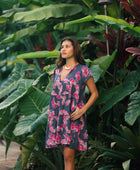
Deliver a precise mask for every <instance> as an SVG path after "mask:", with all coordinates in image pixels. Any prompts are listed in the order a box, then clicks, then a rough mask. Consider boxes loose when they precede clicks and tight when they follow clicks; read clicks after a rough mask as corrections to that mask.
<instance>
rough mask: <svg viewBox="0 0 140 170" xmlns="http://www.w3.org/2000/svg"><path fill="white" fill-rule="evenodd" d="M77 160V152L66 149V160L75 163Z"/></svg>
mask: <svg viewBox="0 0 140 170" xmlns="http://www.w3.org/2000/svg"><path fill="white" fill-rule="evenodd" d="M74 158H75V150H74V149H71V148H66V147H65V148H64V160H65V161H73V160H74Z"/></svg>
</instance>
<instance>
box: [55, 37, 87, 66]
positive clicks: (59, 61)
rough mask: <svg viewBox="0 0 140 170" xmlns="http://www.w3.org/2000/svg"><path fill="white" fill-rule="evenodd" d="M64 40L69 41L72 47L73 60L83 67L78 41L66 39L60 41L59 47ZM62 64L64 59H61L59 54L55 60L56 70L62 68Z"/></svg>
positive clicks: (83, 62)
mask: <svg viewBox="0 0 140 170" xmlns="http://www.w3.org/2000/svg"><path fill="white" fill-rule="evenodd" d="M66 40H67V41H70V42H71V43H72V45H73V49H74V57H75V60H76V61H77V62H78V63H79V64H82V65H85V61H84V58H83V54H82V50H81V47H80V44H79V42H78V40H77V39H75V38H73V37H66V38H64V39H62V41H61V45H62V43H63V42H64V41H66ZM64 64H66V59H64V58H62V56H61V53H60V55H59V57H58V59H57V60H56V66H57V68H59V67H61V66H63V65H64Z"/></svg>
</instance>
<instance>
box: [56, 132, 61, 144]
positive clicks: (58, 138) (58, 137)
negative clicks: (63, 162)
mask: <svg viewBox="0 0 140 170" xmlns="http://www.w3.org/2000/svg"><path fill="white" fill-rule="evenodd" d="M60 140H61V135H59V134H58V133H57V134H56V141H57V142H59V141H60Z"/></svg>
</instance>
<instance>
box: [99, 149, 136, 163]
mask: <svg viewBox="0 0 140 170" xmlns="http://www.w3.org/2000/svg"><path fill="white" fill-rule="evenodd" d="M99 149H101V150H104V151H105V152H104V153H103V154H101V155H99V156H98V158H97V159H99V158H100V157H104V156H107V157H110V158H115V159H117V160H123V161H125V160H128V159H130V158H134V157H133V155H132V154H130V153H128V152H127V153H125V152H121V151H117V150H113V149H108V148H101V147H99Z"/></svg>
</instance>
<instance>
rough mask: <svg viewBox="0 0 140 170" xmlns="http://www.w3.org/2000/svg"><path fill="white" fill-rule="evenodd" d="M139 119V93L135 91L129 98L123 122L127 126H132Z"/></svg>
mask: <svg viewBox="0 0 140 170" xmlns="http://www.w3.org/2000/svg"><path fill="white" fill-rule="evenodd" d="M139 117H140V92H139V91H136V92H134V93H133V94H131V96H130V103H129V104H128V109H127V112H126V113H125V121H126V122H127V123H128V124H129V125H131V126H132V125H133V124H134V123H135V121H136V120H137V119H138V118H139Z"/></svg>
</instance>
